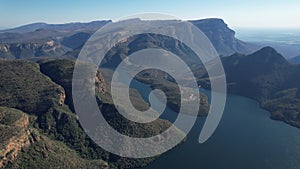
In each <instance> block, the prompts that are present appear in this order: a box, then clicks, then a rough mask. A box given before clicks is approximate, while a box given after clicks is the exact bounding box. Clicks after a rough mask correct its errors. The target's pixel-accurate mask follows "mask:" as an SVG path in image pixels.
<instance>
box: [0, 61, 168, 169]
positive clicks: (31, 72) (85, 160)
mask: <svg viewBox="0 0 300 169" xmlns="http://www.w3.org/2000/svg"><path fill="white" fill-rule="evenodd" d="M38 63H39V64H37V63H32V62H27V61H4V60H3V61H0V64H1V65H0V77H1V79H3V80H2V81H0V87H1V91H0V96H1V98H0V106H6V107H13V108H18V109H20V110H22V111H24V112H26V113H28V114H30V117H29V122H30V124H29V127H30V129H29V131H30V132H31V134H32V135H33V136H32V137H34V138H39V139H36V141H34V142H31V145H30V146H28V147H25V148H23V149H22V151H20V152H19V153H18V156H17V159H15V160H14V161H13V162H10V163H9V164H7V166H6V168H29V166H30V168H89V167H90V168H103V167H104V164H105V162H104V161H106V162H107V163H108V165H109V168H133V167H141V166H145V165H147V164H149V163H150V162H152V161H153V160H154V159H155V158H146V159H130V158H122V157H119V156H116V155H113V154H110V153H108V152H106V151H105V150H103V149H102V148H101V147H99V146H98V145H97V144H95V143H94V142H93V141H92V140H91V139H90V138H89V137H88V136H87V135H86V133H85V132H84V130H83V129H82V128H81V126H80V124H79V122H78V120H77V116H76V114H75V112H74V110H73V104H72V97H71V92H72V89H71V87H72V72H73V68H74V63H75V62H74V61H70V60H64V59H60V60H41V61H39V62H38ZM103 71H107V72H109V71H110V70H108V69H104V70H103ZM97 89H98V88H97V87H96V96H97V98H98V102H99V107H100V108H101V109H102V112H104V116H105V118H106V119H107V121H108V122H109V123H110V124H111V125H112V127H114V128H116V129H117V130H118V131H120V132H121V133H124V134H127V135H129V136H130V135H131V136H136V137H150V136H153V135H156V134H158V133H161V132H162V131H164V130H165V129H166V128H168V127H169V126H170V125H171V123H170V122H168V121H165V120H161V119H158V120H156V121H154V122H152V123H149V124H147V125H142V124H139V123H134V122H131V121H129V120H126V119H125V118H123V117H122V116H121V115H120V114H119V113H117V110H116V108H115V107H114V106H113V105H112V101H111V96H110V93H109V92H105V93H103V92H102V91H100V90H97ZM106 91H109V90H106ZM62 93H65V94H66V100H65V102H64V103H63V104H62V105H60V104H59V103H60V102H59V101H60V97H59V96H60V95H61V94H62ZM130 94H131V98H132V99H135V100H137V104H136V106H138V107H139V108H140V109H144V110H146V109H148V104H147V103H146V102H144V101H143V100H142V99H141V96H140V95H139V93H138V92H137V91H136V90H134V89H131V91H130ZM3 109H4V110H5V108H3ZM0 110H2V109H0ZM4 110H3V111H2V112H6V111H4ZM15 112H16V113H10V114H6V115H2V114H0V122H1V124H0V127H1V134H2V135H5V136H1V140H0V141H1V144H2V145H5V144H6V142H5V140H8V139H9V138H11V137H12V136H18V135H17V133H18V132H19V130H16V128H11V125H10V124H12V123H14V121H15V120H16V119H18V118H19V115H20V113H18V112H19V111H18V110H15ZM21 114H22V113H21ZM122 146H126V145H122ZM2 147H3V146H2Z"/></svg>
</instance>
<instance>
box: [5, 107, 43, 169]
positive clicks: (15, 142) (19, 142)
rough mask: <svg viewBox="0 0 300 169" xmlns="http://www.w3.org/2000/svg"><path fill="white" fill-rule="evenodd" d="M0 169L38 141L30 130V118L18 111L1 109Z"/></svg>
mask: <svg viewBox="0 0 300 169" xmlns="http://www.w3.org/2000/svg"><path fill="white" fill-rule="evenodd" d="M0 121H1V123H0V125H1V140H2V142H1V147H0V148H1V149H0V168H2V167H3V166H5V165H6V164H8V163H10V162H12V161H13V160H15V159H16V158H17V156H18V154H19V152H20V151H21V150H22V149H23V148H24V147H28V146H30V145H31V144H32V143H33V142H35V141H38V137H36V136H35V135H34V134H32V132H31V131H30V129H29V118H28V116H27V115H26V114H25V113H23V112H21V111H18V110H15V109H11V108H5V107H0Z"/></svg>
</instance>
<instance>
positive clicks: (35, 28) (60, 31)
mask: <svg viewBox="0 0 300 169" xmlns="http://www.w3.org/2000/svg"><path fill="white" fill-rule="evenodd" d="M110 22H111V21H93V22H89V23H67V24H46V23H35V24H29V25H24V26H21V27H17V28H13V29H6V30H1V31H0V57H1V58H9V59H12V58H18V59H23V58H29V57H56V58H57V57H64V54H67V53H68V55H69V54H70V51H72V50H74V49H78V48H81V47H82V45H84V43H85V42H86V41H87V39H88V38H89V37H90V36H91V35H92V34H93V33H94V32H95V31H96V30H98V29H100V28H101V27H102V26H103V25H105V24H107V23H110ZM190 22H191V23H193V24H194V25H195V26H197V27H198V28H199V29H200V30H201V31H203V33H204V34H205V35H206V36H207V37H208V38H209V40H210V41H211V42H212V44H213V45H214V47H215V48H216V50H217V52H218V53H219V55H222V56H228V55H231V54H233V53H235V52H239V53H245V54H248V53H251V52H254V51H255V50H256V49H258V47H257V46H256V45H254V44H250V43H246V42H243V41H240V40H238V39H237V38H236V37H235V32H234V31H233V30H231V29H230V28H229V27H228V25H227V24H226V23H225V22H224V21H223V20H222V19H214V18H212V19H204V20H195V21H190ZM141 38H144V40H146V39H145V37H143V36H142V37H141ZM141 40H143V39H141ZM148 40H151V39H148ZM49 41H53V42H55V46H54V47H53V48H54V49H51V50H50V49H44V48H43V47H42V48H40V46H43V45H44V44H45V43H47V42H49ZM32 43H34V44H35V46H38V48H36V47H31V46H30V45H31V44H32ZM11 46H13V47H11ZM15 46H16V47H15ZM22 46H24V47H22ZM20 53H21V54H20ZM24 53H25V54H24ZM73 54H74V55H75V56H73V58H76V57H77V55H78V52H75V53H73Z"/></svg>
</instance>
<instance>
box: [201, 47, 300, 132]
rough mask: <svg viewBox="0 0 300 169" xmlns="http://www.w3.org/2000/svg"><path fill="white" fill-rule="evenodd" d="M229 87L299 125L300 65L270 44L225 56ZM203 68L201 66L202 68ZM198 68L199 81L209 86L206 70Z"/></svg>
mask: <svg viewBox="0 0 300 169" xmlns="http://www.w3.org/2000/svg"><path fill="white" fill-rule="evenodd" d="M222 63H223V66H224V69H225V73H226V78H227V84H228V90H229V92H231V93H236V94H240V95H243V96H247V97H250V98H253V99H255V100H257V101H259V102H260V103H261V107H262V108H264V109H266V110H268V111H270V112H271V118H272V119H276V120H281V121H284V122H286V123H288V124H290V125H293V126H296V127H299V128H300V113H299V112H300V95H299V92H300V91H299V89H300V80H299V79H298V78H297V77H298V75H299V73H300V65H292V64H290V63H288V61H286V60H285V59H284V57H283V56H282V55H280V54H279V53H277V52H276V51H275V50H274V49H273V48H271V47H265V48H263V49H261V50H259V51H257V52H255V53H253V54H251V55H248V56H246V55H241V54H234V55H232V56H229V57H224V58H223V59H222ZM203 69H204V68H203ZM203 69H202V71H200V70H199V72H201V73H199V72H198V77H199V83H201V84H202V85H203V86H206V87H207V86H208V85H209V81H208V77H207V74H206V73H205V71H203Z"/></svg>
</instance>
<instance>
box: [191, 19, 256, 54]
mask: <svg viewBox="0 0 300 169" xmlns="http://www.w3.org/2000/svg"><path fill="white" fill-rule="evenodd" d="M190 22H192V23H193V24H194V25H195V26H197V27H198V28H199V29H200V30H201V31H203V33H204V34H205V35H206V36H207V37H208V38H209V40H210V41H211V43H212V44H213V46H214V47H215V48H216V50H217V52H218V53H219V55H222V56H229V55H232V54H233V53H236V52H238V53H244V54H249V53H251V52H254V51H255V50H257V49H258V48H259V46H258V45H255V44H251V43H247V42H243V41H241V40H239V39H237V38H236V37H235V32H234V31H233V30H232V29H230V28H229V27H228V25H227V24H226V23H225V22H224V21H223V20H222V19H218V18H211V19H203V20H194V21H190Z"/></svg>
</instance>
